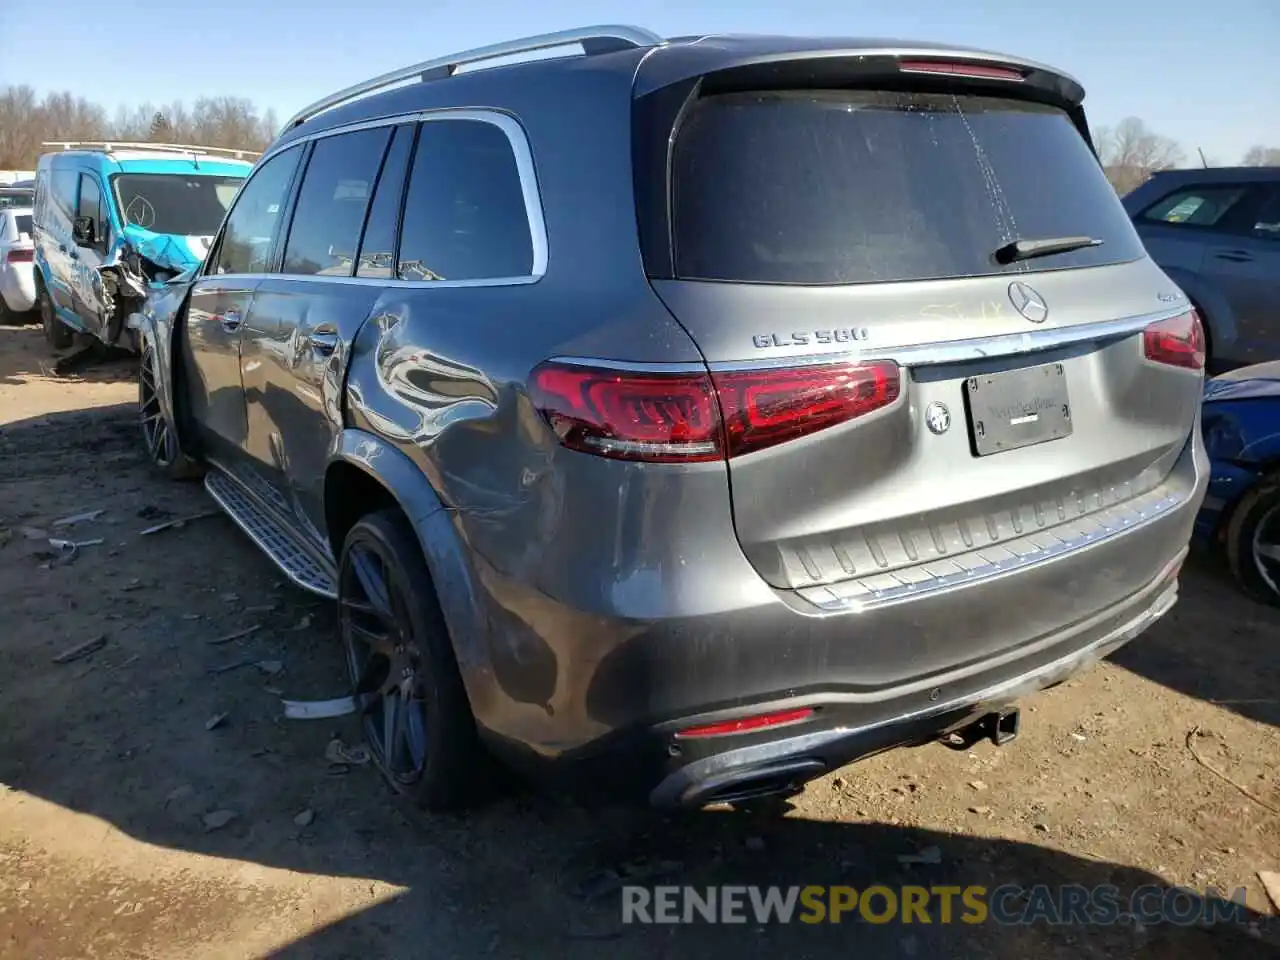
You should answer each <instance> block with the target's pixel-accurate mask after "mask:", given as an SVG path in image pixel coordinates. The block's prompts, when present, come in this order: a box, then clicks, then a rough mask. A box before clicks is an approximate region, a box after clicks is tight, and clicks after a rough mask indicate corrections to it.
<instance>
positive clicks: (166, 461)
mask: <svg viewBox="0 0 1280 960" xmlns="http://www.w3.org/2000/svg"><path fill="white" fill-rule="evenodd" d="M159 363H160V356H159V354H158V353H157V352H156V349H155V347H153V346H152V345H151V342H150V341H147V343H146V345H145V346H144V348H143V350H142V362H141V363H140V364H139V366H138V421H139V423H140V425H141V427H142V443H143V446H144V447H146V451H147V457H148V458H149V459H150V460H151V463H152V464H153V465H154V466H155V468H156V469H157V470H159V471H160V472H161V473H163V474H164V475H165V476H166V477H169V478H170V479H171V480H192V479H195V478H196V477H199V476H200V475H201V474H202V473H203V472H204V470H203V469H202V467H201V466H200V464H199V463H198V462H196V461H195V460H193V459H191V458H190V457H188V456H187V455H186V454H184V453H183V452H182V448H181V447H180V446H179V444H178V431H177V429H176V428H175V426H174V424H173V422H172V421H171V420H170V419H169V418H168V417H167V416H166V415H165V412H164V407H163V406H162V405H161V403H160V383H161V382H162V381H161V379H160V371H159ZM175 400H176V398H175Z"/></svg>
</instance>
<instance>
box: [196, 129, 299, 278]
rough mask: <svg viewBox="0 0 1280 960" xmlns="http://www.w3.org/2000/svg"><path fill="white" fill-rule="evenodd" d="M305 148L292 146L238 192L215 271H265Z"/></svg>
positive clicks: (256, 172) (213, 270)
mask: <svg viewBox="0 0 1280 960" xmlns="http://www.w3.org/2000/svg"><path fill="white" fill-rule="evenodd" d="M300 154H301V150H300V148H298V147H290V148H289V149H288V150H285V151H283V152H281V153H277V154H276V155H275V156H274V157H272V158H271V159H270V160H268V161H267V162H266V163H264V164H263V165H262V166H261V167H259V168H258V169H257V170H256V171H255V172H254V173H253V175H252V176H251V177H250V178H249V181H248V182H247V183H245V185H244V186H243V187H242V188H241V189H240V192H239V193H238V194H237V195H236V199H235V203H234V204H233V205H232V207H231V212H230V213H229V214H227V223H226V226H225V228H224V229H223V231H222V240H221V242H220V243H219V245H218V251H217V253H216V254H215V255H214V256H215V258H216V259H215V261H214V264H213V266H212V268H211V270H210V272H211V273H262V272H263V271H265V270H266V269H267V267H268V264H269V261H270V259H271V246H272V242H273V241H274V240H275V235H276V228H277V227H278V226H279V224H280V214H281V212H282V211H283V210H284V206H285V203H286V202H287V201H288V199H289V182H290V181H291V180H292V179H293V171H294V168H295V167H297V165H298V157H299V155H300Z"/></svg>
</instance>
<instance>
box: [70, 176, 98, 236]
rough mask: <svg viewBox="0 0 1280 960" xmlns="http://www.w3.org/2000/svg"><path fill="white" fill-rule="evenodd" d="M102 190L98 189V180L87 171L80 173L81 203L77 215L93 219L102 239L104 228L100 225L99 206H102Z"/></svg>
mask: <svg viewBox="0 0 1280 960" xmlns="http://www.w3.org/2000/svg"><path fill="white" fill-rule="evenodd" d="M101 199H102V191H101V190H99V189H98V181H97V180H95V179H94V178H93V177H91V176H89V175H88V174H87V173H82V174H81V175H80V203H79V206H78V207H77V208H76V216H77V217H88V218H89V219H90V220H92V221H93V223H94V227H95V229H96V230H97V231H98V238H99V239H101V236H102V228H101V227H100V226H99V225H98V208H99V207H100V206H101Z"/></svg>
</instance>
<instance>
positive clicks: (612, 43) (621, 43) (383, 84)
mask: <svg viewBox="0 0 1280 960" xmlns="http://www.w3.org/2000/svg"><path fill="white" fill-rule="evenodd" d="M665 42H666V41H664V40H663V39H662V37H660V36H658V35H657V34H656V33H653V32H652V31H649V30H645V29H643V28H641V27H628V26H599V27H580V28H578V29H575V30H560V31H557V32H556V33H540V34H537V35H536V36H532V37H524V38H522V39H520V40H507V41H505V42H503V43H494V44H490V45H489V46H487V47H476V48H475V49H474V50H464V51H462V52H460V53H451V54H449V55H448V56H444V57H437V58H436V59H434V60H424V61H423V62H422V63H415V64H412V65H410V66H407V67H401V68H400V69H399V70H392V71H391V72H390V73H384V74H382V75H381V76H378V77H374V78H373V79H372V80H366V81H364V82H363V83H357V84H355V85H354V86H351V87H347V88H346V89H345V90H339V91H338V92H337V93H334V94H330V95H329V96H327V97H325V98H324V99H322V100H317V101H316V102H315V103H313V104H311V105H310V106H308V107H304V108H303V109H302V110H299V111H298V112H297V113H296V114H294V115H293V116H292V117H290V118H289V122H288V123H286V124H285V125H284V129H285V130H291V129H293V128H294V127H296V126H297V125H298V124H300V123H305V122H306V121H307V120H310V119H311V118H312V117H314V116H315V115H316V114H318V113H323V112H324V111H325V110H329V109H332V108H333V107H336V106H338V105H339V104H342V103H346V102H348V101H350V100H355V99H357V98H358V97H363V96H365V95H367V94H370V93H374V92H376V91H378V90H383V89H385V88H387V87H391V86H394V85H395V84H397V83H403V82H405V81H406V80H440V79H443V78H445V77H451V76H453V74H454V73H455V72H456V71H457V69H458V68H459V67H461V66H465V65H467V64H472V63H480V62H482V61H485V60H497V59H499V58H502V57H515V56H519V55H520V54H524V53H536V52H537V51H539V50H550V49H552V48H553V47H567V46H572V45H573V44H579V45H581V47H582V50H583V53H585V54H586V55H588V56H590V55H592V54H596V53H613V52H615V51H617V50H634V49H636V48H639V47H656V46H660V45H661V44H663V43H665Z"/></svg>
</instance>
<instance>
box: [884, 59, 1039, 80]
mask: <svg viewBox="0 0 1280 960" xmlns="http://www.w3.org/2000/svg"><path fill="white" fill-rule="evenodd" d="M898 70H899V71H901V72H902V73H931V74H935V75H938V76H943V77H966V78H968V79H970V80H1009V81H1011V82H1014V83H1019V82H1021V81H1022V80H1024V79H1025V77H1024V76H1023V74H1022V72H1021V71H1018V70H1014V69H1012V68H1011V67H993V66H990V65H988V64H985V63H960V62H955V61H950V60H902V61H899V63H898Z"/></svg>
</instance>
